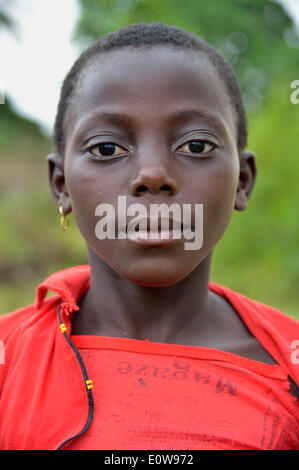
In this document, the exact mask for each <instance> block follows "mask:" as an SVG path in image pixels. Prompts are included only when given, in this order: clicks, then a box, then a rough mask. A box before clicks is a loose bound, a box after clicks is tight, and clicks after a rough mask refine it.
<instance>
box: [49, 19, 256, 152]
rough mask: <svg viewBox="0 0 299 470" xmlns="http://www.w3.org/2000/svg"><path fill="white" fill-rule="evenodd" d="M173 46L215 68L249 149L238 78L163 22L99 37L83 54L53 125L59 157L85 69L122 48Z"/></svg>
mask: <svg viewBox="0 0 299 470" xmlns="http://www.w3.org/2000/svg"><path fill="white" fill-rule="evenodd" d="M163 44H165V45H171V46H174V47H177V48H180V49H192V50H193V51H198V52H200V53H203V54H204V55H205V56H206V57H207V58H208V60H209V61H210V62H211V63H212V64H213V65H214V67H215V68H216V70H217V72H218V75H219V78H220V80H221V81H222V82H223V84H224V86H225V89H226V91H227V93H228V96H229V99H230V102H231V105H232V109H233V111H234V114H235V119H236V127H237V145H238V149H239V150H242V149H244V147H246V145H247V118H246V113H245V109H244V104H243V98H242V92H241V88H240V85H239V83H238V79H237V77H236V74H235V72H234V70H233V68H232V66H231V65H230V64H229V63H228V61H227V60H226V59H225V58H224V57H223V56H222V55H221V54H220V52H218V51H217V50H216V49H215V48H214V47H213V46H212V45H210V44H209V43H208V42H206V41H205V40H204V39H203V38H201V37H200V36H198V35H196V34H194V33H190V32H188V31H185V30H183V29H181V28H178V27H177V26H173V25H168V24H165V23H162V22H152V23H134V24H131V25H129V26H126V27H124V28H121V29H118V30H117V31H115V32H112V33H109V34H107V35H105V36H103V37H100V38H99V39H98V40H96V41H95V42H94V43H92V44H91V46H89V47H88V48H87V49H86V50H85V51H83V52H82V53H81V55H80V56H79V57H78V59H77V60H76V61H75V63H74V64H73V66H72V68H71V69H70V71H69V72H68V74H67V75H66V77H65V79H64V81H63V84H62V87H61V93H60V100H59V103H58V108H57V114H56V119H55V124H54V142H55V145H56V149H57V151H58V153H60V154H61V155H62V156H63V155H64V151H65V148H64V144H65V142H64V118H65V114H66V111H67V108H68V106H69V103H70V101H71V98H72V95H73V92H74V90H75V86H76V83H77V81H78V78H79V76H80V72H81V71H82V70H83V68H84V66H85V65H86V64H87V62H88V61H90V60H91V59H92V58H94V57H95V56H98V55H99V54H100V53H101V52H104V51H110V50H113V49H119V48H121V47H128V46H129V47H133V48H134V47H135V48H140V47H144V46H156V45H163Z"/></svg>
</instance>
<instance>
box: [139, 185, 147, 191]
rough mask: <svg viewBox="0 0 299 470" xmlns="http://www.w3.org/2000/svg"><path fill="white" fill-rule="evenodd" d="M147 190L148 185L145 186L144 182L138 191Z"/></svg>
mask: <svg viewBox="0 0 299 470" xmlns="http://www.w3.org/2000/svg"><path fill="white" fill-rule="evenodd" d="M146 190H147V187H146V186H144V184H142V185H141V186H139V187H138V188H137V191H138V192H139V193H143V192H144V191H146Z"/></svg>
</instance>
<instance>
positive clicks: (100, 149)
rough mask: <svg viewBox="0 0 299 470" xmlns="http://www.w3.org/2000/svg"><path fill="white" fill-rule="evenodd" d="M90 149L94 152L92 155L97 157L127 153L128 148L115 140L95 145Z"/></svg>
mask: <svg viewBox="0 0 299 470" xmlns="http://www.w3.org/2000/svg"><path fill="white" fill-rule="evenodd" d="M88 150H89V152H90V153H92V155H95V156H97V157H114V156H116V155H123V154H125V153H127V150H125V149H124V148H123V147H121V146H120V145H117V144H114V143H113V142H104V143H101V144H97V145H93V146H92V147H90V148H89V149H88Z"/></svg>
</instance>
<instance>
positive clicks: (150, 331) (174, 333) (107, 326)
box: [72, 249, 212, 342]
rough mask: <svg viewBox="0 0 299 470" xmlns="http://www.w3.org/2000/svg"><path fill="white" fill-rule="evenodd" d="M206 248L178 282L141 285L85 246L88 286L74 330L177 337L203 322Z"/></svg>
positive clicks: (204, 325)
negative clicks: (198, 263) (196, 265)
mask: <svg viewBox="0 0 299 470" xmlns="http://www.w3.org/2000/svg"><path fill="white" fill-rule="evenodd" d="M211 257H212V255H211V254H210V255H209V256H208V257H207V258H206V259H205V260H204V261H203V262H202V263H201V264H200V265H199V266H198V267H197V268H196V269H195V270H194V271H192V273H191V274H190V275H189V276H187V277H186V278H185V279H183V280H181V281H180V282H178V283H176V284H173V285H171V286H166V287H146V286H142V285H138V284H135V283H133V282H131V281H129V280H127V279H124V278H122V277H120V276H119V275H118V274H117V273H116V272H115V271H114V270H113V269H112V268H111V267H110V266H109V265H107V264H106V263H105V262H104V261H103V260H102V259H101V258H100V257H98V256H97V255H95V254H94V252H92V251H91V250H89V249H88V259H89V264H90V287H89V289H88V291H87V292H86V294H85V295H84V296H83V298H82V299H80V301H79V302H78V305H79V307H80V311H79V312H78V313H77V314H76V315H75V316H74V318H73V321H72V330H73V331H72V333H73V334H94V335H102V336H121V337H128V338H135V339H146V338H148V339H150V340H151V341H156V342H177V341H180V340H182V339H184V338H192V334H194V331H197V334H198V330H203V329H206V328H207V327H208V324H209V315H208V303H209V302H208V301H209V287H208V284H209V274H210V264H211Z"/></svg>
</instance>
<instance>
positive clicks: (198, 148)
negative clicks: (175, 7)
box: [0, 22, 299, 450]
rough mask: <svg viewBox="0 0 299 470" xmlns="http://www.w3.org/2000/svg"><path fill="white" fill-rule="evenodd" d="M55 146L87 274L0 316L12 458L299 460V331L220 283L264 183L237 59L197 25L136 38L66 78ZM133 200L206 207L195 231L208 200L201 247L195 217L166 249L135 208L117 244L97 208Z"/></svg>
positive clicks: (119, 219)
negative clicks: (225, 238) (83, 454)
mask: <svg viewBox="0 0 299 470" xmlns="http://www.w3.org/2000/svg"><path fill="white" fill-rule="evenodd" d="M55 143H56V147H57V152H56V153H55V154H54V153H53V154H50V155H49V156H48V157H47V161H48V166H49V178H50V185H51V190H52V193H53V197H54V199H55V202H56V204H57V209H58V210H59V212H60V214H61V223H62V225H63V228H67V214H69V213H70V212H71V211H73V213H74V217H75V220H76V223H77V225H78V228H79V230H80V232H81V234H82V236H83V238H84V240H85V243H86V247H87V254H88V264H86V265H82V266H74V267H72V268H68V269H65V270H63V271H60V272H57V273H53V274H52V275H50V276H49V277H48V278H47V279H46V280H45V281H44V282H42V283H41V284H40V285H39V286H38V287H37V295H36V299H35V302H34V303H33V304H32V305H29V306H26V307H24V308H20V309H18V310H16V311H14V312H11V313H9V314H6V315H4V316H3V317H2V318H1V319H0V331H1V340H2V341H3V345H4V347H5V361H3V364H2V365H0V367H1V371H0V385H1V400H0V413H1V415H0V416H1V421H0V423H1V424H0V426H1V427H0V447H1V448H2V449H218V450H221V449H298V448H299V423H298V421H299V420H298V418H299V407H298V405H299V402H298V396H296V395H297V393H298V384H299V365H298V361H297V360H296V358H297V356H296V354H294V353H295V351H294V349H292V348H293V347H294V345H295V346H296V344H297V343H296V340H298V339H299V323H298V322H296V321H295V320H294V319H292V318H290V317H288V316H287V315H285V314H284V313H282V312H279V311H277V310H275V309H274V308H272V307H270V306H267V305H264V304H262V303H260V302H257V301H254V300H251V299H249V298H247V297H245V296H244V295H242V294H240V293H237V292H235V291H233V290H231V289H229V288H227V287H224V286H221V285H218V284H215V283H212V282H210V281H209V275H210V274H209V273H210V264H211V259H212V253H213V250H214V248H215V246H216V245H217V243H218V242H219V241H220V240H221V237H222V235H223V233H224V232H225V230H226V228H227V226H228V224H229V221H230V218H231V215H232V212H233V210H234V209H236V210H239V211H243V210H245V209H246V206H247V202H248V199H249V197H250V195H251V192H252V190H253V187H254V183H255V178H256V158H255V155H254V153H253V152H251V151H248V150H245V148H246V143H247V125H246V116H245V112H244V108H243V103H242V96H241V92H240V88H239V85H238V82H237V79H236V77H235V74H234V72H233V70H232V68H231V67H230V65H229V64H228V63H227V62H226V60H225V59H224V58H223V57H222V56H221V55H220V54H219V53H218V52H217V51H216V50H215V49H214V48H213V47H212V46H210V45H209V44H207V43H206V42H205V41H204V40H203V39H201V38H200V37H198V36H196V35H194V34H191V33H188V32H186V31H184V30H182V29H180V28H177V27H174V26H169V25H165V24H163V23H161V22H157V23H150V24H146V23H139V24H134V25H130V26H128V27H126V28H122V29H120V30H118V31H116V32H114V33H111V34H109V35H107V36H105V37H103V38H100V39H99V40H98V41H96V42H95V43H94V44H93V45H91V46H90V47H89V48H88V49H87V50H86V51H85V52H83V53H82V54H81V56H80V57H79V58H78V60H77V61H76V62H75V64H74V65H73V67H72V69H71V70H70V72H69V73H68V75H67V77H66V78H65V81H64V84H63V87H62V90H61V97H60V102H59V106H58V111H57V116H56V122H55ZM120 196H122V197H125V202H126V208H127V207H131V208H133V209H134V208H136V207H137V206H135V204H139V206H138V207H139V208H140V206H142V207H143V208H144V209H146V210H147V214H150V209H151V207H152V205H155V204H158V205H160V204H164V205H166V207H168V208H169V207H171V205H172V204H176V205H177V206H178V207H179V208H181V209H182V210H183V209H184V205H186V206H188V207H190V208H191V210H190V219H189V226H188V229H189V231H190V230H191V232H192V233H194V234H195V233H197V232H195V228H196V224H197V222H198V218H197V212H196V208H197V207H198V205H199V204H200V205H201V207H202V220H201V222H202V225H201V226H202V243H201V244H200V246H199V247H197V248H196V249H186V246H185V242H186V238H187V236H185V235H186V234H187V233H188V231H185V228H186V227H185V225H184V224H185V219H184V221H182V223H181V226H179V228H178V231H179V232H180V234H181V237H180V238H175V237H174V226H173V227H170V230H169V231H168V234H169V238H168V239H167V238H166V239H165V238H163V237H162V233H163V227H162V218H158V219H156V221H157V220H158V226H156V228H155V230H154V231H153V230H152V226H151V225H149V224H150V223H151V222H152V218H151V216H150V217H147V218H146V219H145V220H146V226H145V227H144V226H143V232H141V231H140V232H139V235H138V236H137V238H136V237H134V236H133V233H135V232H137V233H138V227H139V229H140V226H141V225H140V226H138V227H137V230H134V229H133V230H131V228H130V227H131V226H130V223H131V222H132V220H133V216H134V213H133V212H130V214H129V217H127V218H125V217H124V216H126V215H128V214H127V213H126V212H125V210H124V209H122V210H121V211H120V212H119V211H118V212H117V210H115V218H114V219H113V218H111V217H110V218H109V217H108V218H106V222H107V226H109V228H110V229H111V228H115V229H119V227H121V230H120V231H119V233H121V234H122V236H118V237H117V236H115V237H106V238H105V237H102V238H101V236H99V231H97V227H98V225H97V224H98V221H99V220H100V219H99V217H98V216H99V215H102V216H103V215H104V213H103V212H101V213H100V212H99V211H98V209H97V208H98V207H99V206H100V207H102V208H103V207H106V208H107V207H108V205H109V207H113V208H115V209H116V208H117V207H118V202H119V197H120ZM101 205H102V206H101ZM103 205H104V206H103ZM107 210H108V209H107ZM112 219H113V220H112ZM138 220H139V219H138ZM169 220H170V224H171V223H173V224H174V222H173V221H172V219H171V217H170V219H169ZM171 221H172V222H171ZM139 222H140V224H141V221H140V220H139ZM183 222H184V223H183ZM98 228H99V227H98ZM172 229H173V232H172ZM197 229H198V226H197ZM140 230H141V229H140ZM197 231H199V232H200V229H198V230H197ZM153 232H155V235H156V237H155V238H153V237H150V236H149V234H150V235H152V234H153ZM142 233H143V235H144V234H145V236H144V237H143V236H142ZM171 234H172V236H170V235H171ZM123 235H124V236H123ZM66 236H67V232H66ZM244 269H246V266H245V267H244ZM48 290H51V291H54V292H56V294H57V295H55V296H54V297H50V298H47V299H46V298H45V296H46V293H47V291H48Z"/></svg>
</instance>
